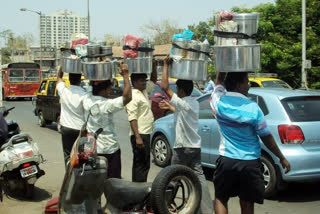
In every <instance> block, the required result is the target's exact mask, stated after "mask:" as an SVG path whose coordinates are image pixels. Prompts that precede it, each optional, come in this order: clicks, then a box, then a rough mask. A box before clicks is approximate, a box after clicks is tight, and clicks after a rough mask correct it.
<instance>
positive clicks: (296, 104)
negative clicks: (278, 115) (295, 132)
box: [281, 96, 320, 122]
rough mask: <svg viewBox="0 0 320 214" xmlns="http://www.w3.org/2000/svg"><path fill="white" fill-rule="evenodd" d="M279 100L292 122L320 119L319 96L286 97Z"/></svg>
mask: <svg viewBox="0 0 320 214" xmlns="http://www.w3.org/2000/svg"><path fill="white" fill-rule="evenodd" d="M281 102H282V105H283V106H284V107H285V109H286V111H287V112H288V115H289V117H290V119H291V121H293V122H307V121H320V114H319V109H320V96H308V97H293V98H286V99H283V100H282V101H281Z"/></svg>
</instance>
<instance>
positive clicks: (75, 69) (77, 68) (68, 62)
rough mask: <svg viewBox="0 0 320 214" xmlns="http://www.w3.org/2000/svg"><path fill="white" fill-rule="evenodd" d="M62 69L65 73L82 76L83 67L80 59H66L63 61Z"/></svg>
mask: <svg viewBox="0 0 320 214" xmlns="http://www.w3.org/2000/svg"><path fill="white" fill-rule="evenodd" d="M61 67H62V71H63V72H64V73H73V74H81V73H82V65H81V60H80V59H72V58H71V57H64V58H62V59H61Z"/></svg>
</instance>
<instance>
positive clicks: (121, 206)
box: [45, 109, 201, 214]
mask: <svg viewBox="0 0 320 214" xmlns="http://www.w3.org/2000/svg"><path fill="white" fill-rule="evenodd" d="M98 112H99V110H93V109H91V110H90V114H91V115H94V114H98ZM89 116H90V115H88V118H87V121H88V119H89ZM85 124H86V123H85ZM85 126H86V125H84V127H85ZM84 127H83V128H82V130H81V132H80V135H79V137H78V139H77V140H76V142H75V144H74V145H73V149H72V152H71V155H70V162H69V164H68V168H67V171H66V174H65V177H64V180H63V184H62V187H61V190H60V194H59V198H54V199H52V200H50V201H49V202H48V203H47V205H46V209H45V212H46V213H68V214H69V213H90V214H91V213H92V214H98V213H104V212H105V210H107V213H108V214H148V213H158V214H172V213H184V214H194V213H196V212H197V210H198V209H199V207H200V201H201V184H200V181H199V179H198V177H197V176H196V174H195V173H194V172H193V171H192V170H191V169H189V168H188V167H185V166H181V165H172V166H169V167H166V168H164V169H163V170H161V172H160V173H159V174H158V175H157V177H156V178H155V180H154V182H153V183H134V182H129V181H125V180H122V179H117V178H109V179H107V160H106V159H105V158H104V157H99V156H97V154H96V139H97V136H98V135H99V133H101V132H102V131H103V129H98V130H97V131H96V132H95V133H87V132H86V130H85V128H84ZM102 193H104V195H105V197H106V204H105V205H104V206H101V196H102Z"/></svg>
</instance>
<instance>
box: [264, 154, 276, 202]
mask: <svg viewBox="0 0 320 214" xmlns="http://www.w3.org/2000/svg"><path fill="white" fill-rule="evenodd" d="M261 162H262V166H263V180H264V187H265V191H264V196H265V197H266V198H267V197H271V196H273V195H275V194H276V192H277V182H278V181H277V174H276V169H275V166H274V164H273V163H272V162H271V161H270V160H269V159H268V158H266V157H264V156H261Z"/></svg>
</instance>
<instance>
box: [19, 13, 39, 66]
mask: <svg viewBox="0 0 320 214" xmlns="http://www.w3.org/2000/svg"><path fill="white" fill-rule="evenodd" d="M20 11H29V12H32V13H36V14H38V15H39V45H40V71H41V70H42V45H41V15H42V13H41V11H34V10H28V9H27V8H21V9H20Z"/></svg>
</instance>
